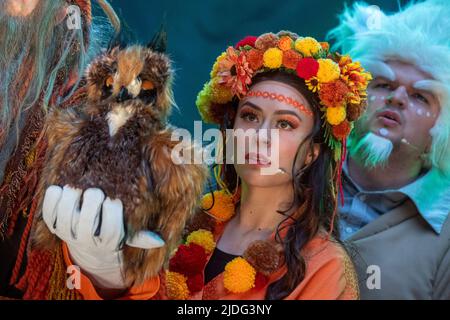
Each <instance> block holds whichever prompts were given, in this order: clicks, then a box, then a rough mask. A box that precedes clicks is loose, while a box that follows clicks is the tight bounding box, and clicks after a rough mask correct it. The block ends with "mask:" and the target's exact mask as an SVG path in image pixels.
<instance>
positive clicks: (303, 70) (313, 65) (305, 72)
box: [297, 57, 319, 80]
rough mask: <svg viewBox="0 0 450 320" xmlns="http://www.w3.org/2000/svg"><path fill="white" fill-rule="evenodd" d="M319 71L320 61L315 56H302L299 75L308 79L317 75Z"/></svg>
mask: <svg viewBox="0 0 450 320" xmlns="http://www.w3.org/2000/svg"><path fill="white" fill-rule="evenodd" d="M318 71H319V63H318V62H317V61H316V59H314V58H310V57H308V58H302V59H300V61H299V62H298V64H297V75H298V76H299V77H300V78H302V79H305V80H308V79H310V78H312V77H315V76H316V75H317V72H318Z"/></svg>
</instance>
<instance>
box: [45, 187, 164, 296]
mask: <svg viewBox="0 0 450 320" xmlns="http://www.w3.org/2000/svg"><path fill="white" fill-rule="evenodd" d="M82 194H83V192H82V190H80V189H74V188H71V187H69V186H65V187H64V188H61V187H58V186H50V187H49V188H48V189H47V190H46V192H45V197H44V203H43V209H42V211H43V219H44V221H45V223H46V224H47V226H48V228H49V229H50V231H51V232H52V233H54V234H56V235H57V236H58V237H59V238H61V239H62V240H63V241H65V242H66V243H67V247H68V249H69V252H70V256H71V258H72V261H73V263H74V264H76V265H78V266H79V267H80V268H81V269H82V271H83V273H84V274H86V275H87V276H88V277H89V278H90V279H91V280H92V281H93V282H94V284H95V285H96V287H99V288H107V289H125V288H126V287H127V285H126V284H125V281H124V277H123V273H122V266H123V262H122V261H123V259H122V250H121V249H120V244H121V241H122V240H123V238H124V236H125V229H124V223H123V206H122V202H121V201H120V200H111V199H110V198H106V200H105V195H104V194H103V192H102V191H101V190H100V189H96V188H92V189H87V190H86V191H84V194H83V201H82V206H81V209H80V198H81V195H82ZM100 215H101V217H100ZM100 222H101V225H100V232H98V233H97V234H96V231H97V230H98V228H99V223H100ZM126 244H127V245H129V246H131V247H136V248H142V249H152V248H159V247H162V246H163V245H164V241H163V240H162V239H161V238H160V237H159V236H158V235H157V234H155V233H153V232H151V231H148V230H145V231H140V232H138V233H137V234H136V236H135V237H133V239H127V240H126Z"/></svg>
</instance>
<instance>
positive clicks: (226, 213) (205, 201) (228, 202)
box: [202, 190, 235, 222]
mask: <svg viewBox="0 0 450 320" xmlns="http://www.w3.org/2000/svg"><path fill="white" fill-rule="evenodd" d="M213 196H214V205H213ZM202 208H203V209H204V210H208V212H209V214H211V215H212V216H214V218H216V219H217V220H219V221H221V222H225V221H228V220H230V219H231V217H233V215H234V213H235V208H234V201H233V197H232V196H231V195H228V194H227V193H226V192H225V191H224V190H220V191H214V192H213V193H212V194H211V193H207V194H205V195H204V196H203V198H202Z"/></svg>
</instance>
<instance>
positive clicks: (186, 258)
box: [169, 243, 207, 276]
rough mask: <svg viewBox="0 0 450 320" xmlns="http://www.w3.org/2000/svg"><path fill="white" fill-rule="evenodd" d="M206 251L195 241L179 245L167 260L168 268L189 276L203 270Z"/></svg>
mask: <svg viewBox="0 0 450 320" xmlns="http://www.w3.org/2000/svg"><path fill="white" fill-rule="evenodd" d="M206 259H207V256H206V252H205V249H203V248H202V247H201V246H199V245H198V244H195V243H190V244H189V245H184V244H183V245H180V246H179V247H178V250H177V252H176V254H175V256H174V257H172V259H170V262H169V270H170V271H174V272H178V273H181V274H183V275H185V276H190V275H193V274H197V273H199V272H201V271H203V268H204V267H205V265H206Z"/></svg>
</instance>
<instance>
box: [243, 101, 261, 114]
mask: <svg viewBox="0 0 450 320" xmlns="http://www.w3.org/2000/svg"><path fill="white" fill-rule="evenodd" d="M246 105H247V106H250V107H252V108H253V109H256V110H258V111H261V112H262V111H263V110H262V109H261V107H259V106H258V105H256V104H254V103H253V102H250V101H245V102H244V104H243V105H242V106H246Z"/></svg>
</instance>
